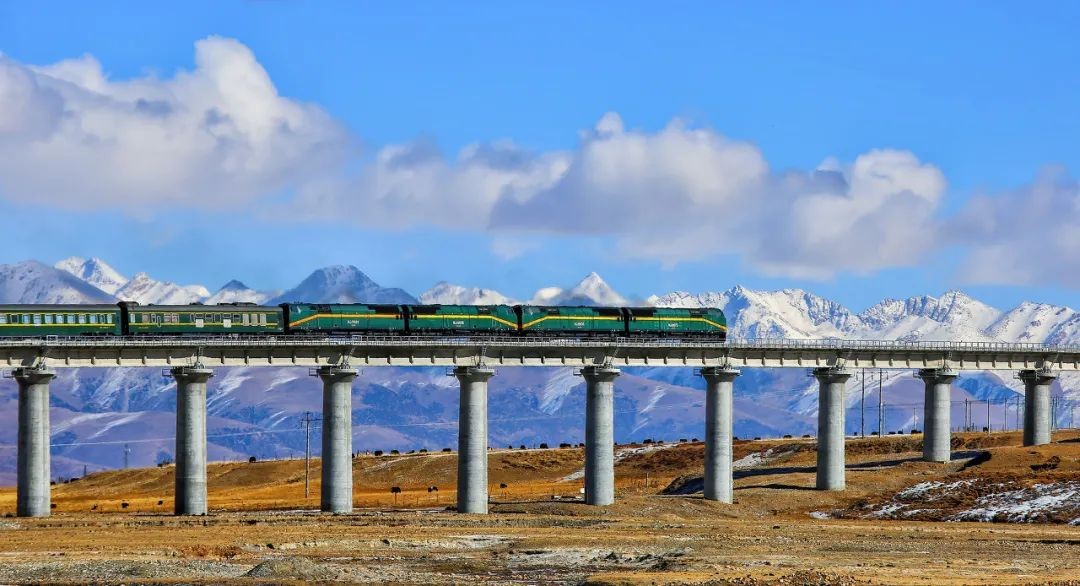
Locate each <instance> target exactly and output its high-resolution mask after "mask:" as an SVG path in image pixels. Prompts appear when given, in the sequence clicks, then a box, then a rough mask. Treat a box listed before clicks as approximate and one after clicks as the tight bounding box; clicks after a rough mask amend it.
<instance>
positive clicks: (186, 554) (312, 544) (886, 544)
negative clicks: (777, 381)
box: [0, 432, 1080, 584]
mask: <svg viewBox="0 0 1080 586" xmlns="http://www.w3.org/2000/svg"><path fill="white" fill-rule="evenodd" d="M1076 438H1077V434H1075V433H1069V432H1059V433H1058V434H1057V435H1056V436H1055V439H1057V440H1058V443H1055V444H1052V445H1050V446H1043V447H1039V448H1022V447H1019V446H1018V444H1019V436H1018V435H1017V434H1015V433H1013V434H994V435H992V436H986V435H984V434H961V435H958V436H957V438H956V441H955V442H954V448H955V449H956V450H957V452H958V454H960V455H962V456H963V459H961V460H957V461H954V462H952V463H950V464H945V465H942V464H932V463H926V462H921V461H919V459H918V454H917V450H919V449H920V444H919V439H920V438H919V437H918V436H915V437H886V438H880V439H879V438H874V439H869V438H868V439H865V440H852V441H850V442H849V443H848V448H847V452H848V466H849V468H848V475H847V477H848V490H846V491H844V492H837V493H830V492H820V491H816V490H812V487H813V483H814V452H813V440H798V439H795V440H775V441H758V442H739V443H737V444H736V446H735V458H736V459H737V460H738V459H743V458H746V457H747V456H750V455H751V454H755V453H756V454H768V456H767V457H765V458H764V459H763V460H762V461H760V462H758V463H757V464H756V465H755V466H753V467H749V468H740V469H739V470H738V471H737V474H736V477H737V480H736V499H737V502H736V503H735V504H734V505H722V504H718V503H713V502H707V501H704V500H702V499H701V497H700V495H671V494H661V493H663V492H677V489H678V488H679V487H686V486H692V484H693V483H694V482H695V481H697V480H696V479H695V478H694V476H696V475H700V470H701V467H702V459H703V446H702V445H701V444H675V445H671V444H669V445H665V446H662V447H657V446H652V447H646V448H642V447H640V446H639V447H636V448H633V449H621V450H620V451H621V452H622V453H621V456H620V460H619V462H618V464H617V466H616V476H617V479H618V480H617V486H618V502H617V503H616V504H615V505H614V506H611V507H604V508H597V507H588V506H585V505H583V504H581V503H579V502H574V500H573V499H574V498H575V497H576V495H577V494H578V492H579V488H580V486H581V480H580V478H576V474H575V473H578V472H579V471H580V468H581V466H582V457H583V454H582V451H581V450H580V449H553V450H528V451H518V450H513V451H493V452H492V454H491V457H490V482H491V487H492V488H491V495H492V501H493V504H492V514H490V515H487V516H472V515H457V514H455V513H453V512H450V511H447V510H446V506H447V505H448V504H449V503H452V502H453V499H454V486H453V484H454V476H455V469H456V468H455V467H456V455H455V454H444V453H431V454H415V455H402V456H383V457H373V456H362V457H359V458H357V459H356V460H355V472H354V474H355V486H356V491H355V501H356V504H357V506H358V510H357V512H356V513H355V514H352V515H342V516H330V515H322V514H318V513H316V512H313V511H312V509H313V508H317V505H318V494H319V484H318V476H319V472H320V470H319V466H318V462H317V461H313V462H312V483H311V495H312V497H311V498H309V499H305V498H304V462H303V461H282V462H260V463H254V464H249V463H221V464H214V465H212V466H211V467H210V471H209V486H210V502H211V510H212V511H211V514H210V515H209V516H207V517H202V518H176V517H173V516H171V515H170V514H168V512H169V511H170V510H171V508H172V501H171V497H170V495H171V494H172V483H173V469H172V468H171V467H164V468H154V469H146V470H127V471H116V472H108V473H100V474H93V475H91V476H89V477H88V478H85V479H80V480H78V481H75V482H72V483H69V484H62V485H58V486H56V487H54V502H55V503H56V509H55V514H54V516H53V517H51V518H49V519H16V518H0V583H40V582H68V583H87V582H123V583H128V584H132V583H177V582H179V583H238V584H243V583H260V582H268V583H290V582H295V583H302V582H325V581H333V580H340V581H349V582H368V583H372V582H377V583H400V584H423V583H444V584H450V583H463V582H482V583H549V582H563V583H604V584H652V583H656V584H684V583H685V584H689V583H713V584H773V583H786V584H863V583H874V584H883V583H887V584H1046V583H1054V582H1057V583H1061V584H1066V583H1074V584H1080V560H1078V559H1077V556H1076V552H1080V527H1074V526H1069V525H1067V524H1063V523H1059V524H1001V523H957V522H951V523H942V522H925V521H897V520H877V519H867V518H863V515H862V511H863V510H864V507H867V506H870V505H874V504H876V503H880V502H885V501H886V500H887V499H888V498H890V497H892V496H893V495H894V494H896V493H897V491H901V490H902V489H905V488H907V487H911V486H912V485H915V484H918V483H922V482H935V481H941V482H946V481H949V482H955V481H957V480H958V479H961V480H962V479H971V478H1002V479H1006V478H1007V479H1013V480H1017V481H1020V482H1026V483H1029V484H1030V483H1032V482H1042V483H1045V482H1053V481H1064V480H1068V479H1073V478H1078V477H1080V464H1078V460H1080V443H1078V442H1076V441H1070V440H1075V439H1076ZM650 450H651V451H650ZM973 458H975V459H973ZM1055 458H1056V460H1055ZM746 461H748V460H746ZM1048 462H1056V463H1055V464H1054V465H1053V466H1052V467H1048V466H1049V465H1048ZM568 477H569V478H571V480H566V479H567V478H568ZM698 482H699V481H698ZM503 484H505V485H506V488H499V487H500V485H503ZM392 486H400V487H401V488H402V489H403V492H402V494H400V495H398V497H397V499H398V501H397V503H396V504H395V503H394V497H393V496H392V495H391V493H390V487H392ZM431 486H438V487H439V490H438V491H437V492H434V491H432V492H429V491H428V487H431ZM977 496H978V495H969V497H970V498H971V499H974V498H976V497H977ZM553 497H558V498H557V499H556V498H553ZM956 498H957V499H958V500H957V502H956V503H950V506H952V505H955V506H956V507H963V506H967V505H965V503H964V502H961V501H963V499H964V498H968V497H965V496H963V495H960V496H957V497H956ZM1076 498H1077V499H1080V496H1077V497H1076ZM124 503H127V507H126V508H125V507H124V505H123V504H124ZM159 503H160V504H159ZM13 510H14V491H13V490H11V489H2V490H0V514H4V513H9V512H12V511H13ZM826 516H827V517H829V518H825V519H821V518H815V517H826ZM837 517H840V518H837ZM1063 520H1064V519H1063Z"/></svg>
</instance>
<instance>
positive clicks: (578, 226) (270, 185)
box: [0, 37, 1080, 287]
mask: <svg viewBox="0 0 1080 586" xmlns="http://www.w3.org/2000/svg"><path fill="white" fill-rule="evenodd" d="M356 142H357V141H356V140H355V137H353V136H352V134H351V133H350V132H349V131H348V130H347V129H346V128H345V127H344V126H343V125H342V124H341V123H340V122H338V121H336V120H335V119H333V118H332V117H330V116H329V115H327V114H326V113H325V112H324V111H322V110H321V109H320V108H319V107H317V106H315V105H311V104H305V103H301V102H298V101H296V100H293V99H289V98H286V97H282V96H281V95H279V94H278V91H277V89H276V88H275V86H274V84H273V82H272V80H271V79H270V76H269V75H268V73H267V72H266V70H265V69H263V67H262V66H261V65H260V64H259V62H258V61H257V60H256V58H255V56H254V55H253V54H252V52H251V51H250V50H249V49H248V48H247V47H245V46H244V45H242V44H240V43H239V42H236V41H234V40H230V39H223V38H216V37H212V38H207V39H204V40H201V41H199V42H198V43H196V45H195V67H194V68H193V69H191V70H189V71H180V72H178V73H176V74H175V75H172V76H171V77H168V78H164V79H159V78H157V77H154V76H146V77H140V78H136V79H130V80H123V81H114V80H111V79H109V77H108V76H107V75H106V74H105V73H104V71H103V70H102V67H101V64H99V63H98V62H97V61H96V60H95V59H94V58H93V57H90V56H86V57H82V58H78V59H71V60H67V61H62V62H60V63H55V64H52V65H48V66H41V67H36V66H28V65H24V64H20V63H18V62H15V61H13V60H11V59H9V58H6V57H4V56H2V55H0V195H2V196H3V197H5V198H6V199H9V200H12V201H17V202H19V201H21V202H33V203H36V204H45V205H52V206H55V207H60V208H68V209H85V208H90V207H112V208H114V209H123V210H125V211H126V212H128V213H134V214H140V215H142V214H145V213H149V212H154V211H157V210H162V209H175V208H189V209H191V208H193V209H217V208H220V207H223V206H230V205H233V206H239V205H243V204H250V203H253V202H260V203H261V202H265V201H268V200H272V201H275V202H277V204H278V205H279V207H278V208H275V210H276V211H278V212H284V213H286V214H288V217H289V218H290V219H292V220H295V221H302V220H305V219H307V220H318V221H327V220H329V221H340V222H349V223H353V224H357V225H362V226H371V227H376V228H379V229H404V228H409V227H414V226H418V225H422V226H437V227H441V228H447V229H452V230H464V231H473V232H487V233H489V234H490V235H491V238H492V240H491V250H492V252H493V254H495V255H496V256H498V257H500V258H504V259H511V258H516V257H518V256H520V255H522V254H525V253H526V252H529V251H532V250H535V249H536V248H537V247H540V246H542V244H540V243H542V242H544V241H545V239H546V238H548V237H550V236H551V235H578V236H589V237H593V236H599V237H601V239H602V240H604V241H605V242H606V241H613V242H615V247H616V250H617V251H618V252H619V253H620V254H621V255H622V256H624V257H629V258H637V259H648V260H654V261H659V262H661V263H664V264H666V265H676V264H678V263H682V262H687V261H693V260H703V259H709V258H715V257H717V256H722V255H730V256H736V257H738V258H740V259H742V260H743V262H745V263H746V264H747V265H748V266H749V267H750V268H752V269H755V270H757V271H759V272H763V273H767V274H772V275H777V276H788V277H798V278H814V279H823V278H829V277H831V276H833V275H835V274H837V273H840V272H853V273H871V272H873V271H876V270H880V269H882V268H889V267H901V266H911V265H915V264H917V263H920V262H922V261H924V260H925V259H926V258H927V257H928V255H929V254H930V253H932V252H933V251H935V250H939V249H941V248H942V247H943V246H959V247H960V248H961V249H962V250H963V251H965V252H966V253H967V254H968V258H967V262H965V263H964V265H963V266H964V269H963V271H964V272H963V275H962V276H963V277H964V278H965V279H967V280H969V281H971V282H978V283H1017V284H1019V283H1035V282H1039V283H1056V284H1062V285H1065V286H1069V287H1080V264H1078V263H1080V230H1078V229H1077V226H1080V195H1078V193H1080V189H1078V187H1077V183H1076V181H1074V180H1070V179H1068V178H1067V177H1066V176H1065V175H1064V173H1063V172H1061V171H1057V172H1048V173H1046V174H1044V175H1043V176H1042V177H1040V178H1039V179H1038V180H1037V181H1036V182H1035V183H1034V184H1032V185H1031V186H1029V187H1026V188H1023V189H1019V190H1016V191H1015V192H1010V193H1006V194H1000V195H996V196H984V197H977V198H973V199H972V200H971V201H970V202H969V204H968V205H967V206H966V208H965V209H964V210H963V211H962V212H961V213H959V214H957V215H956V216H955V217H953V218H946V219H942V218H941V217H940V216H941V213H940V212H941V201H942V199H943V198H944V196H945V190H946V182H945V178H944V176H943V174H942V172H941V171H940V170H939V169H937V168H936V167H934V166H933V165H931V164H928V163H925V162H923V161H920V160H919V159H918V158H917V157H916V156H915V155H914V154H912V153H910V152H907V151H903V150H892V149H878V150H871V151H868V152H865V153H863V154H861V155H859V156H857V157H855V158H854V160H852V161H849V162H845V161H839V160H836V159H833V158H827V159H825V160H824V161H823V162H822V163H821V164H820V165H819V166H818V167H817V168H816V169H810V170H776V169H772V168H770V166H769V164H768V162H767V160H766V158H765V156H764V154H763V153H762V152H761V151H760V149H758V148H757V146H755V145H754V144H752V143H748V142H745V141H738V140H731V139H729V138H726V137H724V136H722V135H721V134H719V133H717V132H716V131H714V130H712V129H709V128H703V127H699V126H695V125H692V124H689V123H686V122H684V121H682V120H678V119H676V120H673V121H672V122H671V123H669V124H668V125H667V126H665V127H664V128H662V129H660V130H658V131H655V132H648V131H643V130H638V129H633V128H628V127H627V125H626V124H624V122H623V120H622V119H621V118H620V116H619V115H618V114H617V113H613V112H612V113H607V114H605V115H603V116H602V117H601V118H600V120H599V121H598V122H597V123H596V124H595V125H594V126H593V128H591V129H588V130H585V131H583V132H581V133H580V136H579V144H578V145H577V146H576V147H575V148H573V149H570V150H566V151H558V150H556V151H548V152H533V151H529V150H527V149H523V148H521V147H520V146H518V145H517V144H515V143H513V142H511V141H509V140H505V141H497V142H493V143H486V144H473V145H469V146H467V147H465V148H464V149H461V151H460V152H458V153H456V154H454V155H447V154H445V153H444V152H443V151H441V150H440V149H439V148H437V147H436V146H435V145H434V144H433V143H431V142H429V141H424V140H418V141H413V142H409V143H405V144H394V145H388V146H384V147H382V148H379V149H377V150H375V151H374V152H372V153H370V154H369V155H367V156H365V157H363V158H361V157H360V154H359V152H358V150H357V149H355V143H356ZM1048 251H1053V252H1048Z"/></svg>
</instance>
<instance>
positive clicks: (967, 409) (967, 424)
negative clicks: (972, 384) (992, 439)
mask: <svg viewBox="0 0 1080 586" xmlns="http://www.w3.org/2000/svg"><path fill="white" fill-rule="evenodd" d="M964 431H971V399H964Z"/></svg>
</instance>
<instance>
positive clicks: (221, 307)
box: [128, 303, 281, 313]
mask: <svg viewBox="0 0 1080 586" xmlns="http://www.w3.org/2000/svg"><path fill="white" fill-rule="evenodd" d="M128 311H134V312H138V311H194V312H207V311H221V312H228V313H235V312H238V311H258V312H262V313H264V312H267V311H278V312H280V311H281V307H279V306H277V305H255V304H244V303H240V304H233V303H219V304H217V305H201V304H198V303H196V304H192V305H129V306H128Z"/></svg>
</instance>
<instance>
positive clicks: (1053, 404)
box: [1050, 397, 1057, 431]
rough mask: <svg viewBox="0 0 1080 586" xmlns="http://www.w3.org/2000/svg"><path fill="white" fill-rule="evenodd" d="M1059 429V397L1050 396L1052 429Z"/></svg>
mask: <svg viewBox="0 0 1080 586" xmlns="http://www.w3.org/2000/svg"><path fill="white" fill-rule="evenodd" d="M1056 429H1057V397H1051V398H1050V431H1054V430H1056Z"/></svg>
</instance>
